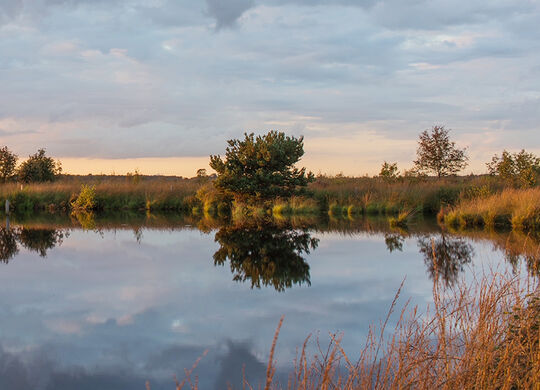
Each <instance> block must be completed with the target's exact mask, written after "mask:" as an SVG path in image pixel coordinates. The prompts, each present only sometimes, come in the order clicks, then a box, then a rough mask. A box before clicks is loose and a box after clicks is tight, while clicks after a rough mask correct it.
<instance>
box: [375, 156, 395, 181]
mask: <svg viewBox="0 0 540 390" xmlns="http://www.w3.org/2000/svg"><path fill="white" fill-rule="evenodd" d="M379 177H381V178H382V179H383V180H384V181H395V180H396V179H397V178H398V177H399V170H398V167H397V163H391V164H389V163H387V162H386V161H385V162H384V163H383V165H382V167H381V172H379Z"/></svg>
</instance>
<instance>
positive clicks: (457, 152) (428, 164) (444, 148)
mask: <svg viewBox="0 0 540 390" xmlns="http://www.w3.org/2000/svg"><path fill="white" fill-rule="evenodd" d="M449 132H450V130H449V129H445V127H444V126H433V127H432V128H431V132H428V130H424V131H423V132H422V133H420V139H419V140H418V149H417V150H416V155H417V160H415V161H414V165H415V168H416V169H417V170H418V171H419V172H433V173H435V174H436V175H437V177H442V176H448V175H453V174H456V173H458V172H459V171H461V170H463V169H464V168H465V167H466V166H467V164H468V163H467V161H468V157H467V155H466V154H465V149H458V148H457V147H456V144H455V143H454V142H452V141H450V138H449V136H448V133H449Z"/></svg>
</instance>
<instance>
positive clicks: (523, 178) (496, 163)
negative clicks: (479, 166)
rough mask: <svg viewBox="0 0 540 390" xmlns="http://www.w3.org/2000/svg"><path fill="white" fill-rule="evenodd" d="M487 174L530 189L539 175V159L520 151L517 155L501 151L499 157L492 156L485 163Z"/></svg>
mask: <svg viewBox="0 0 540 390" xmlns="http://www.w3.org/2000/svg"><path fill="white" fill-rule="evenodd" d="M486 165H487V168H488V172H489V174H490V175H492V176H499V177H500V178H501V179H503V180H505V181H507V182H509V183H511V184H513V185H516V186H519V187H523V188H525V187H532V186H534V185H535V184H536V181H537V177H538V175H539V174H540V158H538V157H536V156H535V155H534V154H532V153H527V152H526V151H525V150H524V149H522V150H521V151H520V152H519V153H513V154H511V153H509V152H507V151H506V150H503V152H502V154H501V156H500V157H499V156H497V155H495V156H493V158H492V159H491V162H489V163H487V164H486Z"/></svg>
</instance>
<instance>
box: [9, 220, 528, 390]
mask: <svg viewBox="0 0 540 390" xmlns="http://www.w3.org/2000/svg"><path fill="white" fill-rule="evenodd" d="M85 221H86V223H85ZM88 221H90V222H88ZM81 224H82V226H81ZM82 227H84V228H82ZM520 239H523V238H520V237H519V236H516V234H514V233H500V234H493V235H482V234H476V235H475V234H470V235H467V236H459V235H456V234H450V233H447V232H442V231H441V230H440V228H439V227H437V225H436V224H435V223H433V222H430V221H427V222H425V221H424V222H422V221H418V222H417V223H415V224H413V225H412V226H411V228H410V231H395V230H394V231H393V230H391V229H389V228H388V223H387V222H386V221H380V220H362V221H356V222H351V221H323V222H321V221H319V222H313V221H311V222H309V223H306V222H305V221H304V222H303V221H293V222H288V221H281V222H280V223H279V224H278V225H276V224H269V223H262V222H254V221H250V222H247V223H244V224H242V225H231V224H229V225H227V224H224V223H217V222H215V221H213V222H210V223H209V222H205V221H197V220H185V219H183V218H180V217H178V218H173V219H171V218H169V219H156V218H155V217H152V216H148V217H145V218H142V219H141V218H138V219H135V220H132V219H129V218H116V219H113V220H109V219H103V220H101V221H95V220H93V219H86V220H85V219H82V220H81V219H80V218H79V220H76V219H73V220H69V219H67V218H64V219H62V218H56V219H55V220H53V219H52V218H42V219H39V220H25V221H22V222H17V221H16V220H12V221H11V223H10V226H9V229H7V228H2V229H1V230H0V257H1V260H2V261H3V263H0V286H1V287H0V289H1V295H0V388H2V389H8V388H9V389H55V390H64V389H92V390H96V389H111V390H116V389H144V383H145V381H146V380H149V381H150V383H151V384H152V389H173V388H174V383H173V379H172V378H173V375H174V374H178V375H179V377H181V376H182V373H183V370H184V368H189V367H191V365H192V364H193V362H194V361H195V360H196V359H197V357H199V356H200V355H201V354H202V353H203V352H204V351H205V350H208V354H207V355H206V356H205V357H204V358H203V359H202V361H201V362H200V364H199V366H198V367H197V369H196V374H197V375H198V377H199V382H200V388H219V389H222V388H226V383H227V382H229V383H232V384H236V383H239V382H240V380H241V377H242V366H245V367H246V373H247V376H248V379H249V380H250V381H251V383H252V384H255V383H256V382H257V381H258V380H259V379H260V378H261V377H262V376H264V372H265V369H266V359H267V356H268V353H269V349H270V344H271V341H272V337H273V333H274V330H275V328H276V325H277V323H278V321H279V318H280V317H281V316H282V315H284V316H285V322H284V325H283V327H282V331H281V334H280V338H279V342H278V345H277V352H276V359H277V362H278V376H281V378H286V372H288V370H290V366H289V365H290V364H291V362H292V360H293V359H294V356H295V355H296V349H297V348H298V347H299V346H301V344H302V343H303V341H304V339H305V338H306V336H308V334H310V333H311V334H314V335H315V336H316V335H320V339H321V342H322V344H325V343H326V342H327V340H328V332H332V333H335V332H342V333H343V334H344V337H343V345H344V347H345V350H346V351H347V352H348V353H349V354H350V355H351V356H354V355H355V352H356V351H359V350H360V349H361V348H362V346H363V343H364V341H365V336H366V333H367V331H368V327H369V325H370V324H373V323H375V324H377V323H378V322H379V321H381V320H383V319H384V317H385V315H386V313H387V311H388V308H389V307H390V304H391V302H392V300H393V298H394V295H395V293H396V291H397V289H398V288H399V286H400V284H401V283H402V282H403V280H405V282H404V287H403V291H402V296H401V298H400V303H404V302H405V300H406V299H411V304H412V305H419V306H420V307H425V306H426V305H427V304H429V303H430V302H431V300H432V297H431V293H432V278H433V275H432V274H433V262H432V260H431V259H432V257H431V254H432V251H433V248H435V250H436V252H437V257H438V258H439V259H440V260H439V261H440V264H438V268H439V269H440V270H441V273H442V276H443V278H444V282H445V283H446V284H448V285H452V284H453V283H454V282H455V281H456V280H458V279H459V278H460V277H462V276H464V277H465V278H467V277H470V275H472V273H473V272H475V271H482V270H484V269H489V268H495V269H497V270H500V271H503V270H510V271H512V270H513V271H516V270H520V269H526V263H527V261H529V263H530V262H531V261H537V258H535V257H534V256H535V255H537V254H538V253H537V252H538V251H537V252H536V254H535V253H534V248H536V250H537V248H538V242H536V241H534V240H531V239H526V240H525V242H524V243H522V242H521V241H519V240H520ZM527 240H528V241H527ZM522 244H523V245H522ZM535 245H536V246H535ZM515 248H522V249H515ZM526 248H529V250H528V252H527V250H526ZM284 380H286V379H284Z"/></svg>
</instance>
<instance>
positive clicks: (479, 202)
mask: <svg viewBox="0 0 540 390" xmlns="http://www.w3.org/2000/svg"><path fill="white" fill-rule="evenodd" d="M440 219H441V220H442V221H444V223H445V224H446V225H448V226H450V227H453V228H456V227H460V228H464V229H469V228H484V227H486V228H512V229H515V230H522V231H538V230H540V188H531V189H526V190H518V189H505V190H504V191H502V192H501V193H497V194H493V195H488V196H480V197H476V198H473V199H463V200H461V201H460V202H459V203H458V204H457V205H456V206H454V207H453V208H451V209H449V210H448V211H447V212H445V213H442V214H441V215H440Z"/></svg>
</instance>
